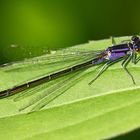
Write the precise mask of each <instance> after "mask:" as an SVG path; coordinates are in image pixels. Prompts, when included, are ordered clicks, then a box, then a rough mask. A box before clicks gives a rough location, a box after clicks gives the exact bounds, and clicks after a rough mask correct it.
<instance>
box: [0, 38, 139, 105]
mask: <svg viewBox="0 0 140 140" xmlns="http://www.w3.org/2000/svg"><path fill="white" fill-rule="evenodd" d="M104 47H105V48H106V49H105V50H101V51H91V52H75V53H74V55H73V54H68V55H67V58H69V59H68V60H69V61H67V58H66V57H65V59H64V61H65V63H70V60H71V61H72V65H71V66H68V67H65V68H63V69H58V70H56V71H54V72H53V71H51V64H52V63H54V64H57V65H59V62H58V61H57V63H55V62H56V59H55V58H54V59H53V58H51V59H50V57H49V59H50V64H49V63H47V64H48V65H50V67H48V69H50V72H51V74H42V75H41V76H40V77H41V78H35V79H34V78H33V79H30V80H28V82H25V83H22V84H18V85H16V86H14V87H12V88H8V89H5V90H2V91H1V92H0V97H7V96H10V95H13V94H15V93H18V92H21V91H24V90H27V89H28V90H29V92H30V91H31V90H32V88H33V87H34V88H33V90H35V86H38V85H41V84H43V83H45V82H49V81H53V79H56V78H59V77H61V76H64V75H66V74H69V73H73V72H76V73H77V74H78V71H80V70H82V69H87V68H89V67H91V66H94V65H100V64H104V65H103V66H102V68H101V69H100V70H99V72H98V73H97V75H96V77H94V78H93V79H91V81H89V83H87V84H89V85H91V84H92V83H93V82H95V80H97V79H98V78H99V77H100V76H101V75H102V74H103V73H104V72H105V71H106V70H107V68H108V67H110V66H111V65H113V64H115V63H117V62H119V61H122V67H123V68H124V70H125V71H126V72H127V74H128V75H129V76H130V78H131V80H132V82H133V84H136V82H135V79H134V78H133V76H132V75H131V73H130V72H129V71H128V69H127V68H126V67H127V65H128V64H129V63H130V62H132V63H134V64H137V63H138V61H139V60H140V57H137V54H138V52H140V40H139V38H138V37H137V36H133V37H132V38H131V40H130V42H127V43H121V44H118V45H116V44H115V43H114V42H113V45H112V46H110V47H108V46H104ZM60 57H61V61H62V60H63V57H62V56H60ZM73 57H74V58H75V62H76V63H74V59H73ZM42 59H43V58H42ZM45 59H46V58H45ZM45 59H44V64H45V63H46V60H45ZM48 61H49V60H48ZM27 62H28V61H27ZM29 62H30V61H29ZM33 62H34V63H35V64H34V67H35V66H36V63H37V64H39V62H36V60H35V61H33ZM19 64H20V63H19ZM28 66H29V65H27V67H28ZM37 66H38V65H37ZM54 66H55V65H54ZM40 67H41V68H43V67H44V65H43V66H42V65H40ZM32 68H33V67H32ZM17 69H18V68H17ZM7 71H10V70H7ZM44 71H45V69H44ZM69 78H70V79H72V78H73V76H72V77H69ZM69 78H68V79H69ZM68 79H66V81H65V83H66V84H67V83H69V80H68ZM59 84H60V85H61V86H63V85H64V84H63V82H62V83H61V82H60V83H59ZM59 84H56V85H55V86H56V88H57V89H59V87H60V85H59ZM58 85H59V86H58ZM55 86H53V88H51V89H50V91H48V92H47V93H46V94H44V95H42V97H41V98H43V96H46V95H48V94H50V93H53V90H54V87H55ZM25 96H26V95H25ZM38 99H39V98H38ZM32 104H33V102H32ZM23 108H24V107H23Z"/></svg>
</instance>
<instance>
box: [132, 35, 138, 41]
mask: <svg viewBox="0 0 140 140" xmlns="http://www.w3.org/2000/svg"><path fill="white" fill-rule="evenodd" d="M131 40H132V41H133V42H138V41H139V37H137V36H132V38H131Z"/></svg>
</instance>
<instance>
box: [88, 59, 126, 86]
mask: <svg viewBox="0 0 140 140" xmlns="http://www.w3.org/2000/svg"><path fill="white" fill-rule="evenodd" d="M122 59H124V58H122V57H121V58H118V59H116V60H113V61H112V60H110V61H108V62H107V63H106V64H104V65H103V67H102V68H101V70H100V71H99V72H98V74H97V75H96V77H95V78H94V79H93V80H92V81H91V82H90V83H89V85H91V84H92V83H93V82H95V80H97V79H98V78H99V76H101V75H102V74H103V73H104V72H105V71H106V70H107V69H108V67H110V66H111V65H113V64H115V63H117V62H119V61H121V60H122Z"/></svg>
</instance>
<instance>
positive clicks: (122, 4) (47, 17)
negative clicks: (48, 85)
mask: <svg viewBox="0 0 140 140" xmlns="http://www.w3.org/2000/svg"><path fill="white" fill-rule="evenodd" d="M139 6H140V1H138V0H137V1H136V0H133V1H125V0H123V1H122V0H104V1H103V0H75V1H66V0H23V1H22V0H20V1H19V0H12V1H10V0H4V1H2V0H1V1H0V64H2V63H6V62H10V61H15V60H22V59H24V58H28V57H33V56H38V55H41V54H44V53H47V50H48V49H58V48H64V47H69V46H72V45H76V44H81V43H85V42H88V41H89V40H96V39H103V38H108V37H110V36H126V35H133V34H138V33H139V32H140V28H139V27H140V26H139V25H140V18H139V13H140V8H139Z"/></svg>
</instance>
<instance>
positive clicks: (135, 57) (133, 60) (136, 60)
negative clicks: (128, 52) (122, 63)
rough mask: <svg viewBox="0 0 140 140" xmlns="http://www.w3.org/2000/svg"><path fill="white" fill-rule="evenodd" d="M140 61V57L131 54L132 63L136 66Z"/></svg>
mask: <svg viewBox="0 0 140 140" xmlns="http://www.w3.org/2000/svg"><path fill="white" fill-rule="evenodd" d="M139 61H140V56H139V57H137V53H136V52H135V53H134V54H133V58H132V63H134V64H137V63H138V62H139Z"/></svg>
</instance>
